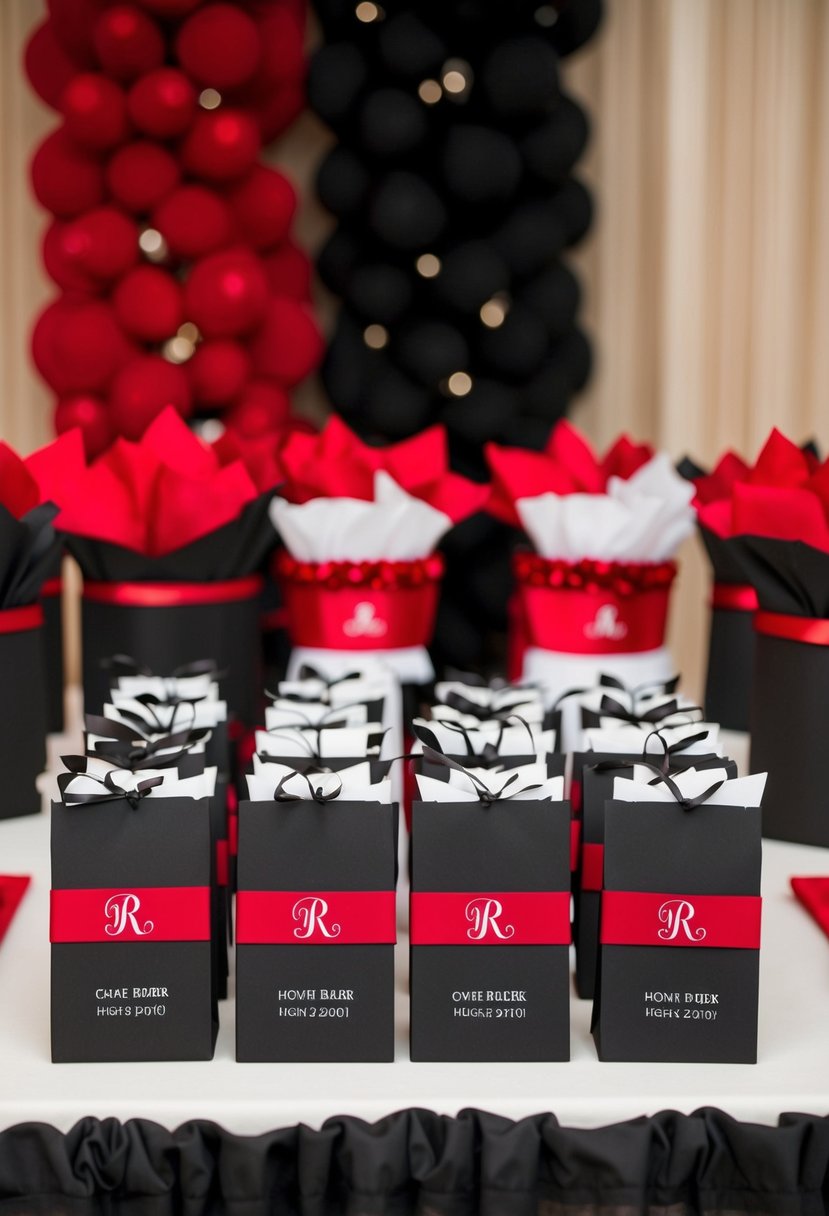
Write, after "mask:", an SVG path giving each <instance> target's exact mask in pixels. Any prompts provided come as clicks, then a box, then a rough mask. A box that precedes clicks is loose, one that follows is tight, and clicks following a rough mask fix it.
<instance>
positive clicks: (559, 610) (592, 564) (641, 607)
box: [515, 553, 676, 654]
mask: <svg viewBox="0 0 829 1216" xmlns="http://www.w3.org/2000/svg"><path fill="white" fill-rule="evenodd" d="M515 574H516V577H517V579H518V588H517V589H518V593H519V596H520V599H521V607H522V610H523V619H524V624H525V626H526V634H527V636H526V641H527V644H528V645H530V646H538V647H541V648H542V649H543V650H555V651H560V652H563V653H566V654H637V653H640V652H642V651H647V650H656V649H657V648H658V647H660V646H662V645H663V643H664V641H665V629H666V625H667V620H668V601H669V592H670V587H671V584H672V582H673V580H674V578H675V576H676V563H675V562H640V563H620V562H600V561H593V560H589V559H585V560H583V561H580V562H565V561H551V560H548V559H547V558H543V557H539V556H538V554H535V553H519V554H516V557H515Z"/></svg>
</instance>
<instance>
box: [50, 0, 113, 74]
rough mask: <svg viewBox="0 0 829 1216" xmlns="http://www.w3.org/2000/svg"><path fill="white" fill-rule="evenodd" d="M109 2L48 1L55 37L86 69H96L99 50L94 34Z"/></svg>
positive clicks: (96, 0)
mask: <svg viewBox="0 0 829 1216" xmlns="http://www.w3.org/2000/svg"><path fill="white" fill-rule="evenodd" d="M106 3H107V0H48V4H47V7H48V9H49V16H50V18H51V20H52V25H53V27H54V30H55V37H56V38H57V40H58V42H59V43H60V44H61V46H62V47H63V48H64V50H65V51H66V52H67V53H68V54H69V55H71V56H72V58H73V59H74V60H76V61H77V63H78V64H80V65H81V66H82V67H92V66H93V64H94V62H95V49H94V44H93V42H92V37H91V31H92V29H93V28H94V26H95V22H96V21H97V20H98V16H99V14H100V12H101V9H103V8H104V7H105V5H106Z"/></svg>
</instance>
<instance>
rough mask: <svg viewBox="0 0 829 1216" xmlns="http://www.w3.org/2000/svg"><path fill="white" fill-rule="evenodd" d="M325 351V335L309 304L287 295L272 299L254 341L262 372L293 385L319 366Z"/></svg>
mask: <svg viewBox="0 0 829 1216" xmlns="http://www.w3.org/2000/svg"><path fill="white" fill-rule="evenodd" d="M323 350H324V343H323V339H322V334H321V333H320V331H319V329H318V328H317V325H316V322H315V321H314V318H313V316H312V314H311V310H310V309H309V308H308V307H306V305H304V304H301V303H299V302H298V301H296V300H289V299H285V298H276V299H271V300H269V301H268V307H267V309H266V312H265V317H264V320H263V322H262V325H261V326H260V327H259V329H258V330H257V331H256V333H255V335H254V337H253V341H252V343H251V354H252V356H253V365H254V368H255V369H256V371H257V372H258V373H259V374H261V375H263V376H265V377H272V378H273V379H274V380H277V381H279V383H280V384H284V385H287V386H288V387H291V386H293V385H294V384H297V383H298V382H299V381H300V380H302V379H303V378H304V377H305V376H307V375H308V374H309V372H311V371H312V370H313V369H314V368H315V367H316V366H317V364H318V363H319V361H320V360H321V358H322V355H323Z"/></svg>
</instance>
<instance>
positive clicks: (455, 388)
mask: <svg viewBox="0 0 829 1216" xmlns="http://www.w3.org/2000/svg"><path fill="white" fill-rule="evenodd" d="M446 387H447V388H448V389H449V392H450V393H451V394H452V396H453V397H465V396H466V394H467V393H468V392H469V391H470V390H471V388H472V377H471V376H470V375H469V373H468V372H452V375H451V376H450V377H449V379H448V380H447V381H446Z"/></svg>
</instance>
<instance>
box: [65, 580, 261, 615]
mask: <svg viewBox="0 0 829 1216" xmlns="http://www.w3.org/2000/svg"><path fill="white" fill-rule="evenodd" d="M262 587H263V579H262V577H261V575H259V574H249V575H246V576H245V577H244V578H231V579H226V580H224V581H223V582H216V583H99V582H89V583H84V588H83V597H84V599H85V600H92V601H93V602H94V603H96V604H118V605H120V606H121V607H124V608H181V607H186V606H187V605H190V604H228V603H231V602H232V601H234V600H249V599H253V598H254V597H255V596H258V595H259V594H260V592H261V590H262Z"/></svg>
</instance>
